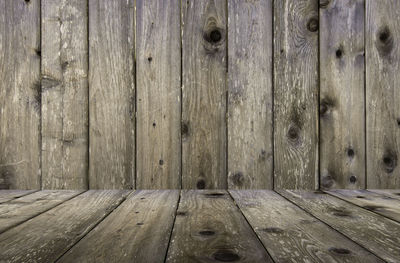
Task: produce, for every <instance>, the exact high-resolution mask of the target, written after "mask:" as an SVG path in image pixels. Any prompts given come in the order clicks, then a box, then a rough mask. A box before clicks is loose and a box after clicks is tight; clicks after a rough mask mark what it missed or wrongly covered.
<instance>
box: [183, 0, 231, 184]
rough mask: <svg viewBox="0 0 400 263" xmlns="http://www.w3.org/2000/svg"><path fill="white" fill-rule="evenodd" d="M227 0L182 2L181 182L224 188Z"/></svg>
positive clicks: (225, 182) (191, 0)
mask: <svg viewBox="0 0 400 263" xmlns="http://www.w3.org/2000/svg"><path fill="white" fill-rule="evenodd" d="M226 15H227V14H226V1H224V0H204V1H194V0H189V1H182V34H183V35H182V186H183V188H184V189H187V188H197V189H204V188H223V189H225V188H227V175H226V144H227V142H226V141H227V139H226V91H227V90H226V70H227V69H226V53H227V52H226V45H227V43H226V41H227V40H226V35H227V33H226V32H227V28H226V20H227V19H226Z"/></svg>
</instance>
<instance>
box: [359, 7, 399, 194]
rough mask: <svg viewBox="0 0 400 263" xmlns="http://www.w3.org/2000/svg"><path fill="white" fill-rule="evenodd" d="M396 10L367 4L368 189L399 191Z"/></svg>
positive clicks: (397, 30)
mask: <svg viewBox="0 0 400 263" xmlns="http://www.w3.org/2000/svg"><path fill="white" fill-rule="evenodd" d="M399 10H400V2H399V1H396V0H388V1H374V0H366V28H365V32H366V34H367V35H366V56H367V57H366V58H367V62H368V63H367V71H366V82H367V83H366V100H367V101H366V105H367V109H366V114H367V187H368V188H400V166H399V164H400V162H399V157H400V140H399V138H400V89H399V86H400V75H399V67H400V48H399V45H398V40H399V38H398V36H399V35H400V16H399Z"/></svg>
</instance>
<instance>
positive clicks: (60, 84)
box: [41, 0, 89, 189]
mask: <svg viewBox="0 0 400 263" xmlns="http://www.w3.org/2000/svg"><path fill="white" fill-rule="evenodd" d="M87 6H88V4H87V1H82V0H62V1H52V0H43V1H42V4H41V8H42V16H41V17H42V27H41V28H42V52H41V53H42V61H41V74H42V189H87V188H88V181H87V172H88V147H89V145H88V107H89V106H88V83H87V82H88V79H87V75H88V26H87V25H88V21H87V19H88V18H87V14H88V10H87Z"/></svg>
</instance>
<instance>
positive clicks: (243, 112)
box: [227, 0, 273, 189]
mask: <svg viewBox="0 0 400 263" xmlns="http://www.w3.org/2000/svg"><path fill="white" fill-rule="evenodd" d="M272 11H273V10H272V1H271V0H265V1H241V0H234V1H228V40H229V45H228V57H229V61H228V106H227V107H228V120H227V121H228V153H227V154H228V187H229V188H231V189H248V188H252V189H272V187H273V178H272V176H273V171H272V165H273V148H272V137H273V133H272V131H273V129H272V127H273V126H272V98H273V91H272V44H273V42H272V38H273V33H272Z"/></svg>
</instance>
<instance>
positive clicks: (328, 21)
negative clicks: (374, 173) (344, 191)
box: [319, 0, 365, 189]
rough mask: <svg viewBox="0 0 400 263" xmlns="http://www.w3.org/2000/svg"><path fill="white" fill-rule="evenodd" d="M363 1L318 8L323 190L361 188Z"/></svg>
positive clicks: (329, 4) (362, 145) (363, 101)
mask: <svg viewBox="0 0 400 263" xmlns="http://www.w3.org/2000/svg"><path fill="white" fill-rule="evenodd" d="M364 4H365V1H364V0H356V1H338V0H336V1H330V2H329V3H327V4H326V5H322V6H321V9H320V52H319V54H320V74H321V75H320V173H321V187H322V188H324V189H335V188H349V189H359V188H365V114H364V113H365V99H364V98H365V96H364V95H365V94H364V73H365V61H364V12H365V8H364Z"/></svg>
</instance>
